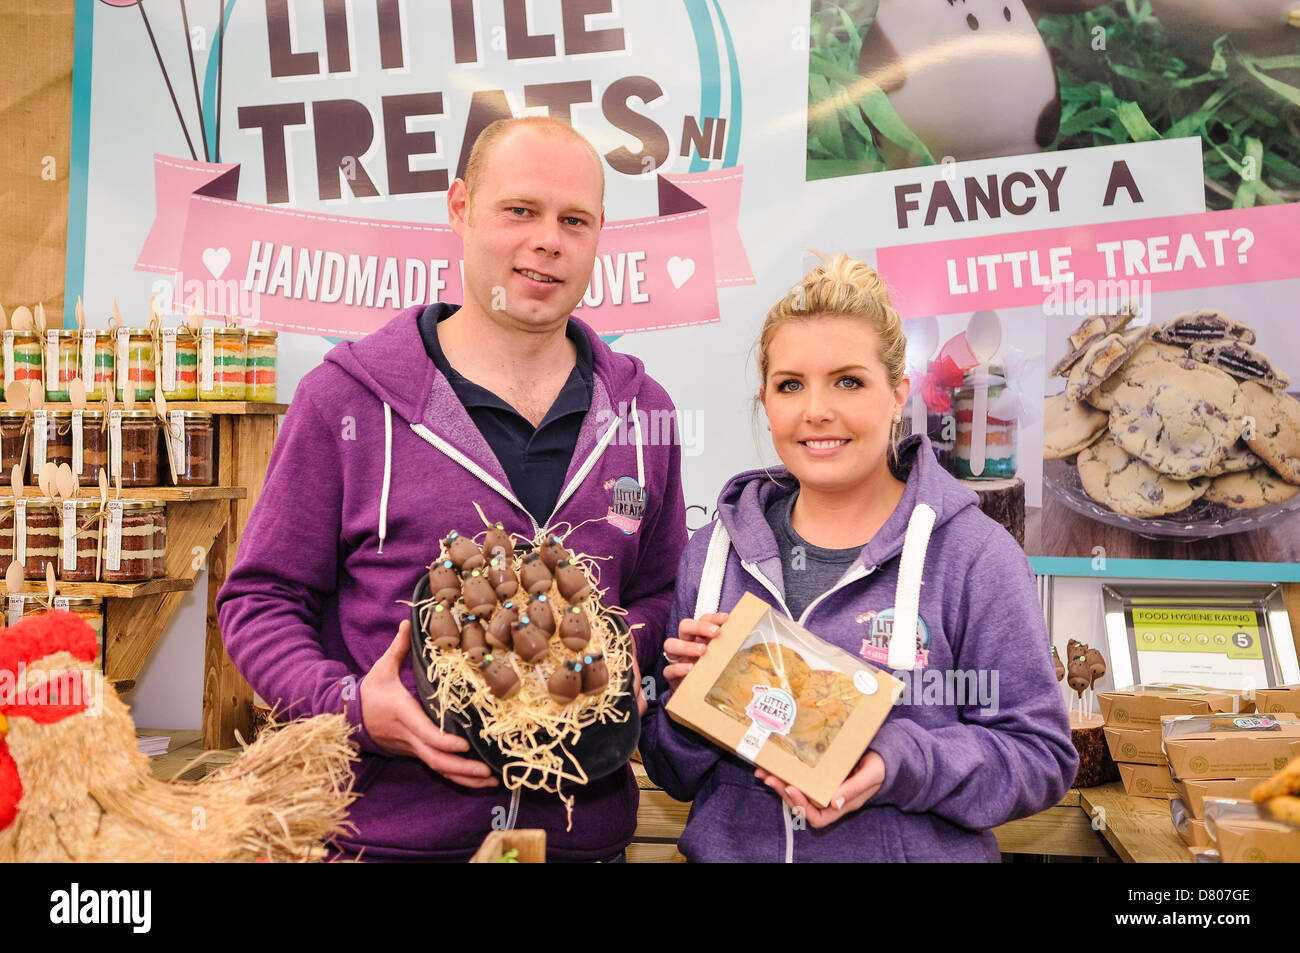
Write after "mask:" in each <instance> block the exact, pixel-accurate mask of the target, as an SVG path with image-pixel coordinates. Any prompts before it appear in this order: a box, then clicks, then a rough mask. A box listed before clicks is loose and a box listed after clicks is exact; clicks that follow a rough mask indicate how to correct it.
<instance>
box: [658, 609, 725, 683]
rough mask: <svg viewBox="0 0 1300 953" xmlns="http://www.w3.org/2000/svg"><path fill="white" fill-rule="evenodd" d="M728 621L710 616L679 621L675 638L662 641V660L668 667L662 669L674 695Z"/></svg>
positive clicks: (718, 614)
mask: <svg viewBox="0 0 1300 953" xmlns="http://www.w3.org/2000/svg"><path fill="white" fill-rule="evenodd" d="M726 621H727V613H725V612H710V613H708V614H707V615H702V616H700V617H699V618H698V619H690V618H686V619H682V621H681V622H679V623H678V624H677V638H675V639H665V640H664V657H665V658H667V659H668V665H666V666H665V667H664V678H665V679H666V680H667V682H668V687H669V688H671V689H672V690H673V691H676V690H677V686H678V685H680V684H681V683H682V679H684V678H685V677H686V674H687V673H688V672H689V671H690V670H691V669H693V668H694V667H695V663H696V662H698V661H699V660H700V658H701V656H703V655H704V652H705V650H706V649H708V647H709V642H710V641H712V639H713V637H714V636H716V635H717V634H718V632H720V631H721V626H722V623H724V622H726Z"/></svg>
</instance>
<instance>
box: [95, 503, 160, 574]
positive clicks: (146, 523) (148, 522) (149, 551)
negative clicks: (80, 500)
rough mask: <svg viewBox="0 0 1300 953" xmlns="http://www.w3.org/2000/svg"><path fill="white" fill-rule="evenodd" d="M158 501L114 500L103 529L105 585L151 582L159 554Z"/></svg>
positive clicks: (109, 506)
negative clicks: (109, 583) (111, 583)
mask: <svg viewBox="0 0 1300 953" xmlns="http://www.w3.org/2000/svg"><path fill="white" fill-rule="evenodd" d="M162 505H163V504H162V503H160V502H159V501H158V500H113V501H111V502H110V503H109V504H108V512H107V514H106V516H105V519H106V521H107V523H106V525H105V529H104V562H103V565H104V568H103V571H102V572H101V574H100V577H101V578H102V579H103V580H104V582H119V583H120V582H148V581H149V580H150V579H152V578H153V574H154V560H155V559H161V558H163V556H164V554H161V553H159V552H158V551H157V545H158V537H157V525H156V515H157V511H158V509H159V508H160V507H161V506H162Z"/></svg>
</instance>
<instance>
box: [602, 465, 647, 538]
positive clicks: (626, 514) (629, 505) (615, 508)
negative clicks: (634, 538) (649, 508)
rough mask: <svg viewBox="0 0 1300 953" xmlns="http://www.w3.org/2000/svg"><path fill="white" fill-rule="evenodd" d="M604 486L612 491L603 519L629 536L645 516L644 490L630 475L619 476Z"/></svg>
mask: <svg viewBox="0 0 1300 953" xmlns="http://www.w3.org/2000/svg"><path fill="white" fill-rule="evenodd" d="M606 486H607V487H608V488H610V489H611V490H612V491H613V492H612V495H611V497H610V501H609V512H608V513H606V514H605V520H606V522H608V523H609V524H611V525H612V526H616V527H618V528H619V529H620V530H622V531H623V532H624V533H626V534H627V535H628V536H631V535H632V534H633V533H635V532H636V531H637V530H638V529H639V528H640V526H641V518H642V517H643V516H645V490H643V489H642V488H641V484H640V483H638V482H637V481H636V479H635V478H634V477H630V476H625V477H619V478H618V479H617V480H614V481H613V482H612V485H611V484H606Z"/></svg>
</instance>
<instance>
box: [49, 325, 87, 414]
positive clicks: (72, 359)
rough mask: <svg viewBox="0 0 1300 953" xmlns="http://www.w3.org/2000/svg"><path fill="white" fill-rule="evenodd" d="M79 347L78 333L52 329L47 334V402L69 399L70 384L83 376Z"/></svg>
mask: <svg viewBox="0 0 1300 953" xmlns="http://www.w3.org/2000/svg"><path fill="white" fill-rule="evenodd" d="M79 346H80V342H79V341H78V339H77V332H76V331H60V330H58V329H56V328H51V329H50V330H48V331H46V332H45V361H44V363H45V399H46V400H53V401H66V400H67V399H68V384H69V383H70V382H71V381H72V380H73V379H74V378H76V377H78V376H79V375H80V374H81V352H80V350H79Z"/></svg>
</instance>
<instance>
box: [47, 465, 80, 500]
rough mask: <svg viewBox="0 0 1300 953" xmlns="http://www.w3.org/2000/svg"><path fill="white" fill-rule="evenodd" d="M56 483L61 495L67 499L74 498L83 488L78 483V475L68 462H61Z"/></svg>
mask: <svg viewBox="0 0 1300 953" xmlns="http://www.w3.org/2000/svg"><path fill="white" fill-rule="evenodd" d="M54 484H55V486H56V487H57V488H58V491H59V496H61V497H63V498H64V499H65V500H74V499H76V498H77V493H78V492H79V491H80V490H81V487H80V485H79V484H78V483H77V475H76V474H75V473H73V472H72V467H70V466H69V465H68V464H66V463H60V464H59V472H58V476H57V477H55V479H54Z"/></svg>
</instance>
